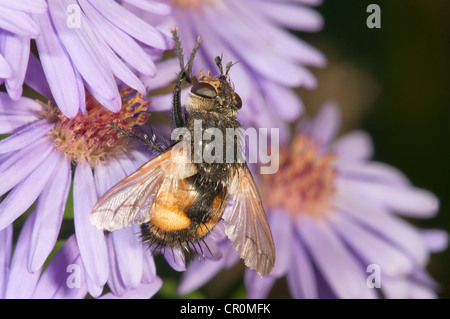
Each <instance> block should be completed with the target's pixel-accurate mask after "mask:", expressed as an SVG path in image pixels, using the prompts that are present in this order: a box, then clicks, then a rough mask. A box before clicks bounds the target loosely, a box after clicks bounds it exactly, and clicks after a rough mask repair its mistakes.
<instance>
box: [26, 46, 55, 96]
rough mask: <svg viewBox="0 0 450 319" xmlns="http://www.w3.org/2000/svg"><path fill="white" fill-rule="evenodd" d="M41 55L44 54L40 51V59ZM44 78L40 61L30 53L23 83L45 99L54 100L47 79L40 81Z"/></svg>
mask: <svg viewBox="0 0 450 319" xmlns="http://www.w3.org/2000/svg"><path fill="white" fill-rule="evenodd" d="M42 55H45V54H44V53H41V59H42ZM45 78H46V77H45V73H44V69H43V68H42V65H41V62H40V61H39V60H38V59H37V58H36V56H35V55H34V54H32V53H31V54H30V58H29V60H28V68H27V73H26V74H25V83H26V84H27V85H28V86H29V87H31V88H32V89H33V90H34V91H36V92H38V93H39V94H41V95H42V96H44V97H46V98H47V99H49V100H54V98H53V95H52V91H51V90H50V87H49V85H48V79H47V80H46V81H42V79H45Z"/></svg>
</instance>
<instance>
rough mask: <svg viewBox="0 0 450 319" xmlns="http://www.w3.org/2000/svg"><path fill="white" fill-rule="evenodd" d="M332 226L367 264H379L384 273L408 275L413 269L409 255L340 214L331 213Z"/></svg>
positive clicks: (400, 275)
mask: <svg viewBox="0 0 450 319" xmlns="http://www.w3.org/2000/svg"><path fill="white" fill-rule="evenodd" d="M330 220H331V221H332V223H331V224H332V226H333V228H334V229H336V230H337V231H338V233H339V234H340V236H341V237H342V238H343V239H344V240H345V241H346V242H347V244H348V245H349V246H350V247H351V248H353V250H354V251H355V252H356V253H357V254H358V255H359V256H360V257H361V258H362V259H363V261H364V262H365V263H366V265H370V264H377V265H379V266H380V267H381V269H382V270H383V274H384V275H388V276H392V277H394V276H399V277H402V276H406V275H408V274H410V273H411V272H412V270H413V267H414V265H413V262H412V260H411V258H409V256H407V255H405V254H404V253H403V252H402V251H400V250H398V249H397V248H396V247H394V246H392V245H391V244H390V243H388V242H387V241H385V240H384V239H383V238H381V237H379V236H377V235H376V234H374V233H373V232H371V231H369V230H367V229H364V228H363V227H361V226H360V225H358V224H357V223H352V222H350V221H348V220H347V219H345V218H343V217H342V216H340V215H339V214H332V215H330Z"/></svg>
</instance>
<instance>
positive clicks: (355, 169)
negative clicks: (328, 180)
mask: <svg viewBox="0 0 450 319" xmlns="http://www.w3.org/2000/svg"><path fill="white" fill-rule="evenodd" d="M335 167H336V169H337V170H338V172H339V178H341V177H342V178H344V179H345V180H347V179H348V180H357V181H358V180H361V181H367V182H374V183H382V184H388V185H392V186H399V187H406V186H410V185H411V182H410V181H409V179H408V177H406V176H405V174H403V173H402V172H401V171H400V170H398V169H396V168H395V167H393V166H391V165H388V164H385V163H381V162H375V161H371V162H363V161H359V162H353V161H352V162H346V161H340V160H339V161H338V162H337V163H335Z"/></svg>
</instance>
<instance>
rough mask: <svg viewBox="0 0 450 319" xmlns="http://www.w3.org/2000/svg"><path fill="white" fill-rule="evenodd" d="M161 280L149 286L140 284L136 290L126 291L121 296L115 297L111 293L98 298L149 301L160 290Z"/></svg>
mask: <svg viewBox="0 0 450 319" xmlns="http://www.w3.org/2000/svg"><path fill="white" fill-rule="evenodd" d="M161 286H162V280H161V279H160V278H156V279H155V280H154V281H153V282H152V283H150V284H141V285H139V287H137V288H136V289H129V290H127V291H126V292H125V293H124V294H123V295H122V296H115V295H113V294H112V293H107V294H105V295H104V296H102V297H100V298H101V299H117V298H121V299H149V298H151V297H153V296H154V295H155V294H156V293H157V292H158V290H159V289H161Z"/></svg>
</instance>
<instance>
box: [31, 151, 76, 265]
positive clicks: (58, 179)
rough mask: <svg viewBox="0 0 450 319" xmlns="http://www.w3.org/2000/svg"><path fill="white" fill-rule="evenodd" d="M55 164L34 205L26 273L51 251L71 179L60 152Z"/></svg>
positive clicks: (68, 162)
mask: <svg viewBox="0 0 450 319" xmlns="http://www.w3.org/2000/svg"><path fill="white" fill-rule="evenodd" d="M56 167H57V169H55V171H54V172H53V175H52V177H51V178H50V179H49V181H48V182H47V184H46V185H45V187H44V189H43V190H42V193H41V195H40V196H39V198H38V201H37V205H36V218H35V221H34V225H33V231H32V233H31V238H30V248H29V251H28V270H29V271H30V272H35V271H37V270H38V269H40V268H41V267H42V266H43V264H44V262H45V260H46V259H47V257H48V256H49V254H50V253H51V251H52V250H53V248H54V246H55V243H56V241H57V239H58V235H59V230H60V228H61V222H62V219H63V216H64V210H65V207H66V202H67V196H68V195H69V190H70V184H71V181H72V171H71V169H70V160H69V159H68V158H66V157H65V156H64V155H63V154H60V156H59V159H58V162H57V164H56ZM77 250H78V249H77Z"/></svg>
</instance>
